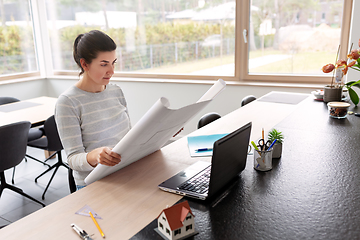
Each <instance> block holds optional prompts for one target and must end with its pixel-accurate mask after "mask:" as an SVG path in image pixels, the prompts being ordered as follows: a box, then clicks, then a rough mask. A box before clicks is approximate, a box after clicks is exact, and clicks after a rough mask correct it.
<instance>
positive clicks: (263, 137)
mask: <svg viewBox="0 0 360 240" xmlns="http://www.w3.org/2000/svg"><path fill="white" fill-rule="evenodd" d="M262 139H264V143H265V135H264V128H263V129H262Z"/></svg>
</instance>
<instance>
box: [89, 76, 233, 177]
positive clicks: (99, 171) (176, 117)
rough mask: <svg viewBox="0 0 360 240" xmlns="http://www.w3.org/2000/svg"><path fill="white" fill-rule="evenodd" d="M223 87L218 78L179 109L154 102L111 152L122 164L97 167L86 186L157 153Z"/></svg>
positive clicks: (221, 81)
mask: <svg viewBox="0 0 360 240" xmlns="http://www.w3.org/2000/svg"><path fill="white" fill-rule="evenodd" d="M225 86H226V84H225V82H224V81H223V80H222V79H219V80H218V81H217V82H216V83H215V84H214V85H213V86H212V87H211V88H210V89H209V90H208V91H207V92H206V93H205V94H204V95H203V96H202V97H201V98H200V99H199V100H198V101H197V102H196V103H194V104H190V105H187V106H185V107H182V108H179V109H170V108H169V107H170V103H169V101H168V99H166V98H164V97H162V98H160V99H159V100H157V102H155V104H154V105H153V106H152V107H151V108H150V109H149V110H148V111H147V112H146V113H145V115H144V116H143V117H142V118H141V119H140V120H139V121H138V122H137V123H136V124H135V126H134V127H133V128H132V129H131V130H130V131H129V132H128V133H127V134H126V135H125V136H124V137H123V138H122V139H121V140H120V141H119V143H118V144H117V145H116V146H115V147H114V148H113V151H114V152H116V153H118V154H120V155H121V162H120V163H119V164H117V165H115V166H112V167H110V166H105V165H101V164H99V165H98V166H96V167H95V169H94V170H93V171H92V172H91V173H90V174H89V175H88V176H87V177H86V178H85V183H86V184H90V183H92V182H95V181H97V180H99V179H101V178H103V177H105V176H107V175H109V174H111V173H113V172H116V171H118V170H120V169H121V168H124V167H126V166H127V165H129V164H131V163H133V162H135V161H137V160H139V159H141V158H143V157H145V156H147V155H149V154H151V153H153V152H155V151H157V150H159V149H160V148H161V147H162V146H163V145H164V144H165V143H166V142H167V141H168V140H169V139H170V138H171V137H172V136H173V135H175V134H176V133H177V132H178V131H179V130H180V129H181V128H182V127H184V125H185V124H186V123H187V122H188V121H189V120H190V119H191V118H192V117H194V116H195V115H196V114H197V113H199V112H200V111H201V110H202V109H203V108H204V107H205V106H206V105H208V104H209V102H211V100H212V99H213V98H215V96H217V95H218V94H219V93H220V92H221V91H222V90H223V89H225Z"/></svg>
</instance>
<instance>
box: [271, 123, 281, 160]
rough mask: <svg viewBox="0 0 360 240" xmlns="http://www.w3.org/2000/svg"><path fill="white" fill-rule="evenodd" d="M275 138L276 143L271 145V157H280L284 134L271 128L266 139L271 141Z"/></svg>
mask: <svg viewBox="0 0 360 240" xmlns="http://www.w3.org/2000/svg"><path fill="white" fill-rule="evenodd" d="M275 139H276V143H275V144H274V146H273V155H272V158H280V157H281V153H282V143H283V141H284V135H283V134H282V132H280V131H279V130H277V129H275V128H273V129H271V131H270V132H269V133H268V140H270V141H271V142H273V141H274V140H275Z"/></svg>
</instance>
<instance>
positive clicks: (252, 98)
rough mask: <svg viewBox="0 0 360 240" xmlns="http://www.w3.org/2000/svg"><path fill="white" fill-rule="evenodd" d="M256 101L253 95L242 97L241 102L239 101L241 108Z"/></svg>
mask: <svg viewBox="0 0 360 240" xmlns="http://www.w3.org/2000/svg"><path fill="white" fill-rule="evenodd" d="M254 100H256V97H255V96H253V95H248V96H246V97H244V98H243V99H242V100H241V107H243V106H245V105H246V104H248V103H251V102H252V101H254Z"/></svg>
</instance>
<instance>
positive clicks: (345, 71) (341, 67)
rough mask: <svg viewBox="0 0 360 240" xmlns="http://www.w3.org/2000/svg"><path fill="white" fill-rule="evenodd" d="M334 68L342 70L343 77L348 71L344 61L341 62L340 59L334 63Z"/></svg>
mask: <svg viewBox="0 0 360 240" xmlns="http://www.w3.org/2000/svg"><path fill="white" fill-rule="evenodd" d="M336 68H340V69H342V72H343V73H344V75H346V74H347V71H348V69H349V68H348V65H347V63H346V61H345V60H342V59H340V60H338V61H337V62H336Z"/></svg>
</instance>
